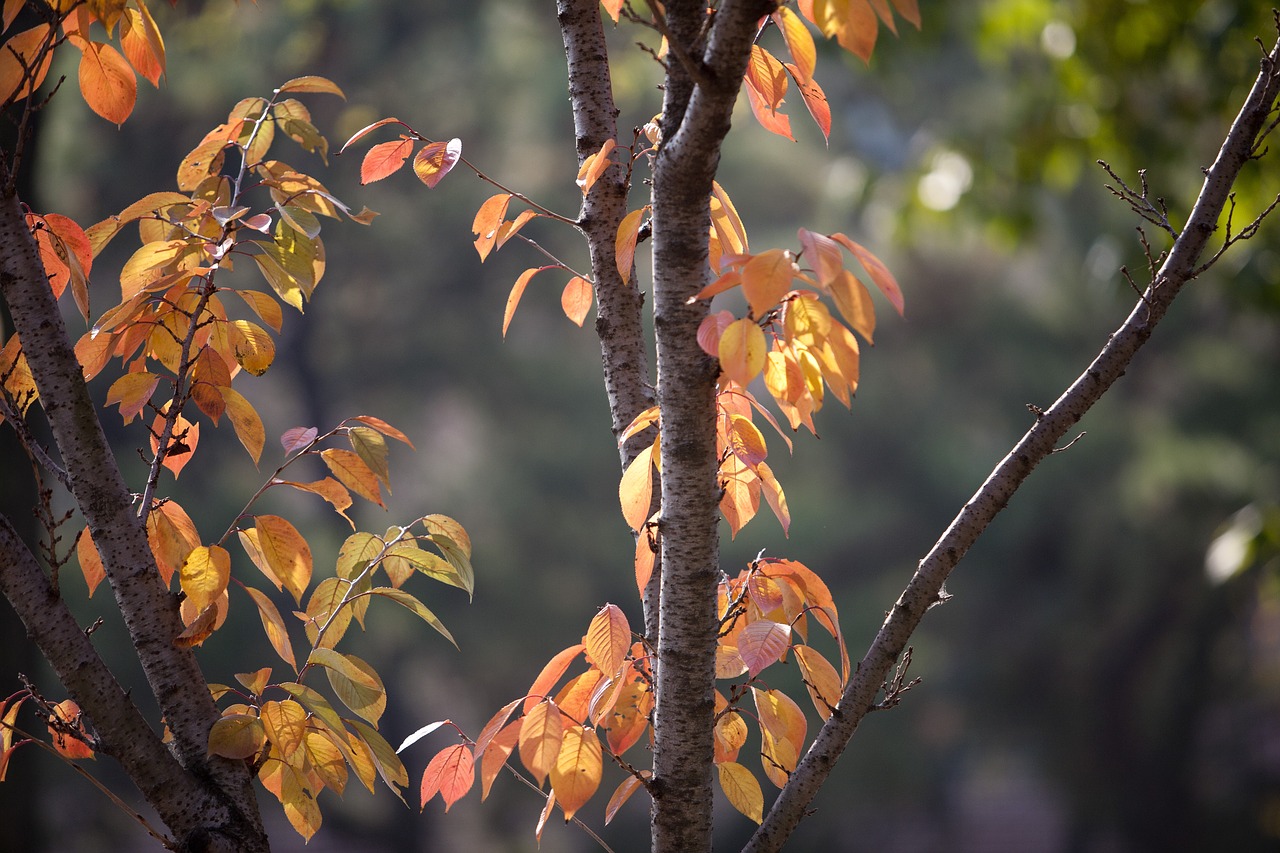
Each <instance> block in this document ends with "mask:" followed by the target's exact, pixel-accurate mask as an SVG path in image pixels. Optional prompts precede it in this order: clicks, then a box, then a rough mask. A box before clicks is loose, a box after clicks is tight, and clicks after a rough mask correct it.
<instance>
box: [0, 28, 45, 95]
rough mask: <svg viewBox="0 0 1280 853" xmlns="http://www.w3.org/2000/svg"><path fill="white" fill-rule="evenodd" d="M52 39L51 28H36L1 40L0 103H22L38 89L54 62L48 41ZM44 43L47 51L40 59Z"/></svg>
mask: <svg viewBox="0 0 1280 853" xmlns="http://www.w3.org/2000/svg"><path fill="white" fill-rule="evenodd" d="M54 36H55V33H54V30H53V27H52V26H50V25H49V24H39V25H37V26H34V27H32V28H31V29H29V30H23V31H22V32H20V33H17V34H16V35H13V36H10V37H9V38H7V39H5V40H4V44H3V49H0V103H10V102H11V101H10V99H12V102H17V101H21V100H22V99H23V98H28V97H30V96H31V93H32V92H34V91H35V90H36V89H38V88H40V84H41V83H43V82H44V78H45V75H46V74H48V73H49V66H50V65H51V64H52V62H53V50H52V43H51V40H52V38H53V37H54ZM46 41H49V42H50V44H49V48H50V49H48V50H45V51H44V55H43V56H41V55H40V53H41V49H42V48H43V47H44V46H45V43H46ZM37 58H39V60H40V61H39V64H37V63H36V60H37ZM28 71H29V72H30V73H28Z"/></svg>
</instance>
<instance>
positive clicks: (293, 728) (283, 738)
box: [261, 699, 307, 764]
mask: <svg viewBox="0 0 1280 853" xmlns="http://www.w3.org/2000/svg"><path fill="white" fill-rule="evenodd" d="M261 718H262V726H263V728H264V729H265V730H266V735H267V739H268V740H270V741H271V743H272V744H273V745H274V746H275V748H276V749H277V750H279V751H280V756H281V758H283V760H284V762H285V763H286V764H293V763H294V761H295V759H297V758H298V757H299V752H300V751H301V750H302V747H303V744H304V743H305V739H306V736H307V709H306V708H304V707H302V706H301V705H300V704H298V703H297V702H295V701H294V700H292V699H285V700H283V701H279V702H277V701H274V700H273V701H270V702H264V703H262V711H261Z"/></svg>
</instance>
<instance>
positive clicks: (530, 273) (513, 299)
mask: <svg viewBox="0 0 1280 853" xmlns="http://www.w3.org/2000/svg"><path fill="white" fill-rule="evenodd" d="M552 268H553V267H552V266H550V265H548V266H545V267H530V268H529V269H527V270H525V271H524V272H522V273H520V277H519V278H517V279H516V283H515V284H514V285H512V286H511V293H509V294H508V295H507V307H506V309H505V310H504V311H503V312H502V336H503V337H504V338H505V337H506V336H507V329H508V327H510V325H511V318H512V317H514V316H515V314H516V306H517V305H519V304H520V297H522V296H524V289H525V288H526V287H528V286H529V280H530V279H532V278H533V277H534V276H535V275H537V274H538V273H540V272H542V271H543V270H549V269H552Z"/></svg>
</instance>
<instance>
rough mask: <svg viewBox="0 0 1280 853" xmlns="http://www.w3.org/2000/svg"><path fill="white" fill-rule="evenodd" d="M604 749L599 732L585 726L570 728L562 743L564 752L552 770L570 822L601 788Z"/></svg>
mask: <svg viewBox="0 0 1280 853" xmlns="http://www.w3.org/2000/svg"><path fill="white" fill-rule="evenodd" d="M603 753H604V750H603V748H602V747H601V745H600V739H599V738H598V737H596V733H595V732H594V731H593V730H591V729H587V728H583V727H582V726H570V727H569V728H568V729H566V730H565V732H564V736H563V738H562V739H561V742H560V753H559V755H557V756H556V761H555V764H554V766H552V768H551V790H553V791H554V792H555V795H556V801H557V802H558V803H559V805H560V808H562V809H564V819H565V820H566V821H568V820H569V819H570V818H572V817H573V815H574V813H575V812H577V811H578V809H580V808H582V807H583V806H584V805H586V802H587V800H589V799H591V796H592V794H594V793H595V792H596V789H597V788H599V787H600V776H601V774H602V772H603V770H604V761H603Z"/></svg>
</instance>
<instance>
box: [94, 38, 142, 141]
mask: <svg viewBox="0 0 1280 853" xmlns="http://www.w3.org/2000/svg"><path fill="white" fill-rule="evenodd" d="M80 94H82V95H83V96H84V100H85V103H86V104H88V105H89V108H90V109H91V110H93V111H94V112H95V113H97V114H98V115H100V116H102V117H103V118H105V119H106V120H107V121H109V122H112V123H114V124H117V125H119V124H123V123H124V121H125V119H127V118H129V114H130V113H132V112H133V105H134V103H136V102H137V100H138V78H137V77H136V76H135V75H134V73H133V68H132V67H130V65H129V62H128V60H126V59H125V58H124V57H123V56H121V55H120V51H118V50H116V49H115V48H114V47H112V46H111V45H109V44H102V43H101V42H96V41H91V42H89V43H88V44H87V46H86V47H85V48H84V52H83V54H82V55H81V56H80Z"/></svg>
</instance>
